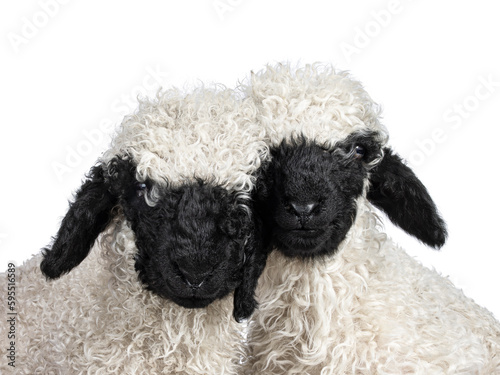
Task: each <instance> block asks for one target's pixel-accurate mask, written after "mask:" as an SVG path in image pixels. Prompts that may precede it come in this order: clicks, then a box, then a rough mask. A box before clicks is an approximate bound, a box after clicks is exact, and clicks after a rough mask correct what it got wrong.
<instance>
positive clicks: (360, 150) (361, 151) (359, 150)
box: [354, 145, 366, 159]
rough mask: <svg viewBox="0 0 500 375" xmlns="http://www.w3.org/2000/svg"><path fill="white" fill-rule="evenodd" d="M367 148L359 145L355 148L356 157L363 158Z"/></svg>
mask: <svg viewBox="0 0 500 375" xmlns="http://www.w3.org/2000/svg"><path fill="white" fill-rule="evenodd" d="M365 153H366V151H365V148H364V147H363V146H359V145H357V146H356V147H355V148H354V157H355V158H356V159H361V158H363V156H365Z"/></svg>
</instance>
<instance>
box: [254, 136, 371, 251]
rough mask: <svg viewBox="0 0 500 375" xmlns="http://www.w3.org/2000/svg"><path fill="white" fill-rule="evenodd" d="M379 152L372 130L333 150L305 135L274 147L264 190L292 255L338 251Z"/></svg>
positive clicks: (278, 234)
mask: <svg viewBox="0 0 500 375" xmlns="http://www.w3.org/2000/svg"><path fill="white" fill-rule="evenodd" d="M378 156H380V146H379V145H378V144H377V142H376V141H375V140H374V139H373V137H372V136H371V135H370V134H368V135H367V134H363V135H361V134H359V135H353V136H350V137H348V138H347V139H346V140H345V141H343V142H340V143H338V144H337V145H336V147H335V148H334V149H332V150H328V149H325V148H323V147H321V146H320V145H318V144H315V143H312V142H307V141H305V140H304V139H299V140H296V141H294V142H291V143H286V142H283V143H282V144H280V145H279V146H278V147H277V148H275V149H274V150H272V162H271V163H270V165H269V166H268V169H267V170H266V171H265V172H264V174H263V178H264V181H267V186H266V187H265V189H264V193H263V194H262V193H261V194H262V195H264V196H265V197H264V200H265V201H266V202H267V212H266V213H265V214H264V216H267V217H270V218H271V220H270V222H269V223H268V225H271V226H272V231H273V242H274V243H275V245H276V246H277V247H278V248H279V249H280V250H281V251H282V252H283V253H284V254H285V255H287V256H292V257H293V256H299V257H312V256H318V255H324V254H330V253H332V252H334V251H335V250H336V249H337V247H338V245H339V244H340V242H342V240H343V239H344V238H345V236H346V234H347V232H348V230H349V228H350V227H351V225H352V223H353V221H354V219H355V216H356V198H358V197H359V196H360V195H361V193H362V192H363V185H364V183H365V180H366V178H367V176H368V163H370V162H371V161H373V160H374V159H375V158H376V157H378Z"/></svg>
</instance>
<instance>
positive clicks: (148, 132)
mask: <svg viewBox="0 0 500 375" xmlns="http://www.w3.org/2000/svg"><path fill="white" fill-rule="evenodd" d="M238 95H239V94H238V92H236V91H233V90H229V89H224V90H221V88H220V87H218V91H217V90H208V89H206V88H204V87H202V88H198V89H196V90H194V91H193V92H192V93H189V94H187V95H183V94H182V93H181V92H180V91H179V90H177V89H172V90H165V91H159V92H158V94H157V95H156V98H154V99H149V98H146V99H142V100H141V101H140V104H139V108H138V110H137V111H136V112H135V113H134V114H132V115H130V116H127V117H125V119H124V120H123V122H122V125H121V127H120V129H119V131H118V133H117V134H116V135H115V137H114V139H113V142H112V145H111V148H110V149H109V150H108V151H107V152H106V153H105V154H104V156H103V161H104V162H107V161H109V160H110V159H112V158H113V157H114V156H116V155H123V154H126V155H128V156H130V157H132V159H133V160H134V161H135V162H136V163H137V178H138V180H139V181H145V180H146V179H148V178H149V179H152V180H153V181H155V182H157V183H159V184H161V185H163V186H169V187H175V186H178V185H180V184H183V183H188V182H192V181H194V180H195V179H197V178H198V179H202V180H206V181H211V182H212V183H213V184H215V185H218V186H221V187H223V188H226V189H227V190H229V191H237V192H239V193H240V194H241V195H245V196H246V197H247V198H248V196H249V193H250V191H251V190H252V188H253V186H254V183H255V176H254V175H253V173H254V172H255V171H256V170H257V169H258V168H259V167H260V165H261V164H260V162H261V160H264V159H266V158H267V152H268V148H267V145H266V144H265V143H264V140H263V138H264V136H263V135H264V130H263V129H262V128H261V127H257V126H255V116H256V108H255V106H254V104H253V103H252V102H251V101H250V100H248V99H244V100H238V99H239V98H238Z"/></svg>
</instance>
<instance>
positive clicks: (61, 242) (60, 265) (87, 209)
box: [40, 165, 117, 279]
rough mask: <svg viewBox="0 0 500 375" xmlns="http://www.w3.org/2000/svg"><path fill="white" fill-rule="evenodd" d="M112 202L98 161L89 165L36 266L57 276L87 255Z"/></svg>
mask: <svg viewBox="0 0 500 375" xmlns="http://www.w3.org/2000/svg"><path fill="white" fill-rule="evenodd" d="M116 203H117V198H116V196H115V195H113V194H112V193H110V192H109V190H108V186H107V184H106V182H105V177H104V171H103V167H102V165H97V166H95V167H93V168H92V169H91V170H90V173H89V175H88V178H87V180H86V181H85V182H84V183H83V184H82V186H81V187H80V189H79V190H78V191H77V193H76V199H75V201H74V202H73V203H70V206H69V210H68V212H67V213H66V216H65V217H64V219H63V220H62V222H61V227H60V228H59V231H58V232H57V235H56V237H55V238H54V242H53V244H52V246H51V247H48V248H45V249H43V260H42V263H41V265H40V268H41V270H42V272H43V274H44V275H45V276H46V277H47V278H49V279H56V278H58V277H59V276H61V275H62V274H64V273H67V272H69V271H71V270H72V269H73V268H74V267H76V266H78V265H79V264H80V263H81V262H82V261H83V260H84V259H85V258H86V257H87V255H88V254H89V252H90V249H91V248H92V246H93V244H94V242H95V240H96V239H97V236H98V235H99V234H100V233H101V232H102V231H103V230H104V229H105V228H106V226H107V225H108V223H109V222H110V220H111V209H112V208H113V206H114V205H115V204H116Z"/></svg>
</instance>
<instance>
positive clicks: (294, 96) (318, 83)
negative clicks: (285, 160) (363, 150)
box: [246, 64, 388, 147]
mask: <svg viewBox="0 0 500 375" xmlns="http://www.w3.org/2000/svg"><path fill="white" fill-rule="evenodd" d="M246 91H247V94H248V95H250V96H251V97H252V98H253V100H254V101H255V102H256V105H257V107H258V111H259V114H258V116H259V122H260V124H261V125H262V126H263V127H264V128H265V129H266V136H267V138H268V142H269V143H270V145H271V146H277V145H279V144H280V143H281V142H282V140H283V139H287V140H288V139H290V138H294V137H296V136H300V135H303V136H305V137H306V138H307V139H310V140H314V141H315V142H317V143H318V144H320V145H324V146H326V147H332V146H333V145H334V144H335V143H336V142H337V141H339V140H342V139H345V138H346V137H347V136H348V135H349V134H351V133H354V132H375V133H376V134H377V135H378V140H379V141H380V143H381V144H385V143H386V142H387V138H388V135H387V131H386V129H385V127H384V126H383V125H382V124H381V123H380V121H379V118H380V112H381V110H380V107H379V106H378V105H377V104H376V103H374V102H373V100H372V99H371V98H370V96H369V95H368V93H367V92H366V91H365V90H364V88H363V86H362V85H361V83H360V82H358V81H356V80H355V79H354V78H353V77H352V76H351V75H350V74H349V73H348V72H345V71H336V70H335V69H334V68H333V67H331V66H325V65H321V64H313V65H306V66H305V67H303V68H293V67H291V66H290V65H289V64H279V65H277V66H275V67H273V66H268V67H267V68H266V69H264V70H262V71H260V72H257V73H255V74H252V76H251V82H250V87H248V88H247V89H246Z"/></svg>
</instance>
